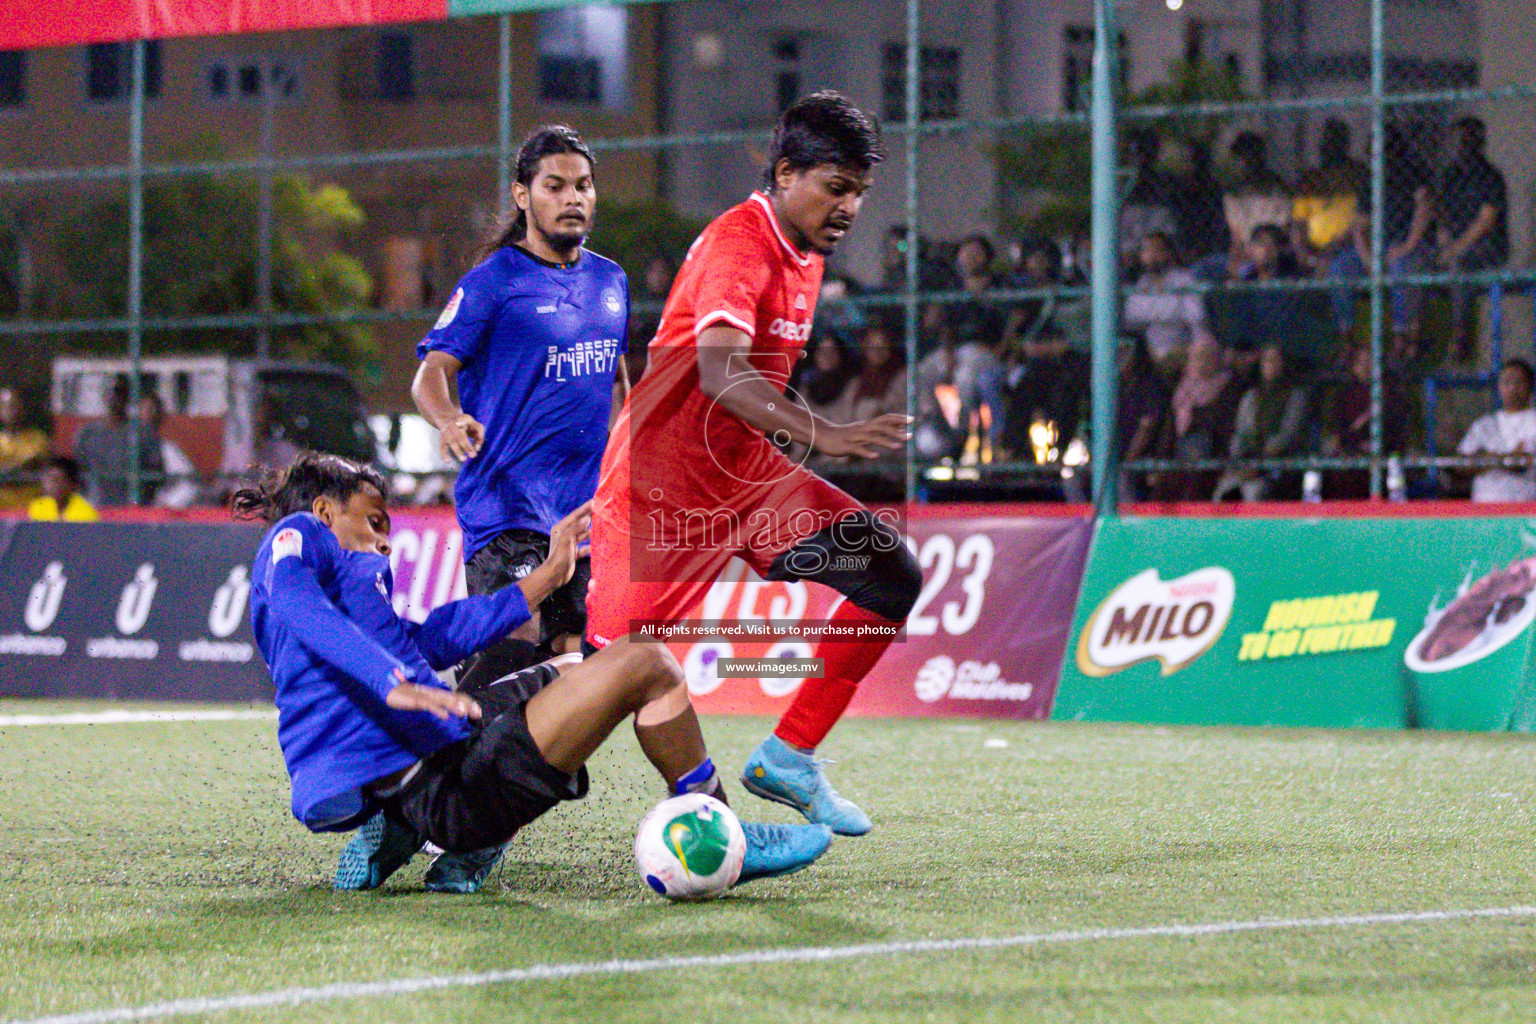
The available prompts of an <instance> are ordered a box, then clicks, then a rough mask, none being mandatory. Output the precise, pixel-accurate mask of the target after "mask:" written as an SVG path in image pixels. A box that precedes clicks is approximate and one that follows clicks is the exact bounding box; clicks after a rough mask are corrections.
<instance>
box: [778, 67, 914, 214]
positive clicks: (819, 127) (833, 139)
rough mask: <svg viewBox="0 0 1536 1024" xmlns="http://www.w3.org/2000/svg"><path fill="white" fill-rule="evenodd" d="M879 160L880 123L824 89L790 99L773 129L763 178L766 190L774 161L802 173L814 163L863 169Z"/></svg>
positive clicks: (881, 153)
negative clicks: (791, 101) (800, 97)
mask: <svg viewBox="0 0 1536 1024" xmlns="http://www.w3.org/2000/svg"><path fill="white" fill-rule="evenodd" d="M884 159H885V140H884V139H882V138H881V136H880V122H879V121H878V120H877V119H876V118H874V117H871V116H870V115H868V114H866V113H864V111H862V110H860V109H859V108H858V107H856V106H854V105H853V102H852V101H851V100H849V99H848V97H846V96H844V95H843V94H842V93H840V92H833V91H832V90H830V89H826V90H823V91H822V92H818V93H812V94H811V95H809V96H807V97H805V98H804V99H802V100H796V101H795V103H794V104H792V105H791V106H790V108H789V109H788V110H786V111H784V116H782V117H780V118H779V123H778V125H777V126H775V127H774V129H773V146H772V148H771V149H770V150H769V152H768V166H767V168H766V169H765V170H764V171H763V182H764V184H766V185H767V186H768V189H769V191H772V190H773V188H774V186H775V169H776V168H777V167H778V166H779V161H780V160H788V161H789V166H791V167H793V168H794V169H795V170H797V171H803V170H805V169H807V168H810V167H815V166H816V165H817V164H832V165H834V166H836V167H857V168H858V169H860V170H863V171H867V170H869V169H870V168H871V167H873V166H875V165H876V164H878V163H880V162H881V161H883V160H884Z"/></svg>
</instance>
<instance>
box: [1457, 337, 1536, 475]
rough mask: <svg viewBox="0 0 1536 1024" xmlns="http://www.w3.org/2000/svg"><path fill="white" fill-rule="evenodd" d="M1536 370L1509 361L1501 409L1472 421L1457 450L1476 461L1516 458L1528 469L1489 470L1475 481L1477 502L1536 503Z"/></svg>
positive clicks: (1501, 384)
mask: <svg viewBox="0 0 1536 1024" xmlns="http://www.w3.org/2000/svg"><path fill="white" fill-rule="evenodd" d="M1533 388H1536V370H1532V368H1531V364H1530V363H1528V362H1526V361H1525V360H1524V359H1509V360H1506V361H1505V363H1504V367H1503V369H1501V370H1500V371H1499V409H1498V411H1497V412H1491V413H1489V414H1488V415H1486V416H1483V417H1480V418H1478V419H1476V420H1474V421H1473V422H1472V426H1471V427H1470V428H1468V430H1467V436H1466V437H1464V438H1462V439H1461V444H1460V445H1458V446H1457V447H1456V451H1457V452H1458V453H1460V454H1462V455H1468V456H1472V457H1474V458H1491V457H1497V456H1516V459H1512V460H1509V461H1511V462H1515V461H1518V462H1519V463H1520V464H1521V465H1522V466H1523V467H1524V468H1523V469H1520V470H1518V471H1511V469H1509V468H1502V469H1485V470H1481V471H1478V472H1477V475H1476V476H1474V477H1473V478H1472V500H1473V501H1536V468H1533V466H1532V456H1533V455H1536V409H1532V408H1531V392H1532V389H1533Z"/></svg>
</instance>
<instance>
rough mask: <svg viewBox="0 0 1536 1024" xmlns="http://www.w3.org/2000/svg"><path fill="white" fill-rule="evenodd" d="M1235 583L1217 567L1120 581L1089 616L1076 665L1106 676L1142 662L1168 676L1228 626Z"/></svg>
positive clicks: (1208, 646)
mask: <svg viewBox="0 0 1536 1024" xmlns="http://www.w3.org/2000/svg"><path fill="white" fill-rule="evenodd" d="M1236 596H1237V584H1236V582H1235V581H1234V580H1233V579H1232V574H1231V573H1230V572H1228V571H1227V570H1226V569H1223V568H1220V567H1218V566H1208V567H1206V568H1204V569H1198V570H1196V571H1195V572H1192V573H1190V574H1188V575H1187V576H1181V577H1179V578H1178V579H1176V580H1168V581H1166V582H1165V581H1164V580H1163V579H1162V578H1160V577H1159V575H1158V571H1157V570H1156V569H1148V570H1146V571H1145V572H1142V573H1138V574H1137V575H1135V576H1132V577H1131V578H1130V579H1128V580H1126V581H1125V582H1124V583H1122V584H1120V585H1119V586H1118V587H1116V588H1115V589H1114V591H1113V592H1111V593H1110V595H1109V597H1107V598H1105V599H1104V602H1103V603H1102V604H1101V605H1099V607H1098V608H1097V609H1095V611H1094V613H1093V614H1092V615H1091V616H1089V618H1088V623H1087V625H1085V626H1084V627H1083V633H1082V636H1081V637H1080V638H1079V639H1078V644H1077V667H1078V669H1079V670H1080V671H1081V672H1082V673H1083V674H1084V675H1088V676H1107V675H1110V674H1112V673H1115V672H1119V671H1121V670H1122V669H1127V668H1130V667H1131V666H1132V665H1137V664H1140V663H1141V662H1144V661H1151V660H1152V659H1154V658H1155V659H1157V660H1158V661H1160V662H1162V666H1163V671H1162V674H1163V675H1165V676H1166V675H1172V674H1173V673H1175V672H1177V671H1178V670H1179V669H1181V668H1185V667H1186V666H1188V665H1189V664H1191V663H1192V662H1194V661H1195V660H1196V659H1197V658H1199V657H1200V656H1201V655H1202V654H1204V653H1205V652H1206V651H1208V650H1210V649H1211V647H1212V646H1214V645H1215V643H1216V641H1217V640H1218V639H1220V637H1221V634H1222V632H1223V631H1224V630H1225V629H1226V628H1227V621H1228V620H1229V619H1230V618H1231V617H1232V603H1233V601H1234V600H1235V598H1236Z"/></svg>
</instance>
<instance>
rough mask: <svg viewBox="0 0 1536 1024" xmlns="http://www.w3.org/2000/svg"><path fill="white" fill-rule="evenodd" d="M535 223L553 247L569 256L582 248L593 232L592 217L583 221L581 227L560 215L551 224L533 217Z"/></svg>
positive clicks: (545, 239)
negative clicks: (562, 218)
mask: <svg viewBox="0 0 1536 1024" xmlns="http://www.w3.org/2000/svg"><path fill="white" fill-rule="evenodd" d="M533 225H534V226H535V227H536V228H538V229H539V234H541V235H543V236H544V241H545V242H546V243H547V244H548V245H549V247H550V248H551V249H553V250H555V251H556V252H559V253H564V254H565V255H567V256H570V255H573V254H574V253H575V252H576V250H577V249H579V248H581V246H582V245H583V244H584V243H585V242H586V240H587V236H588V235H589V234H591V233H592V219H591V218H588V219H587V220H585V221H583V222H582V225H581V227H580V228H575V227H573V226H572V224H571V222H570V221H561V220H560V219H559V218H558V217H556V218H555V219H554V220H553V221H552V222H551V223H549V224H545V223H544V222H543V220H542V219H540V218H533Z"/></svg>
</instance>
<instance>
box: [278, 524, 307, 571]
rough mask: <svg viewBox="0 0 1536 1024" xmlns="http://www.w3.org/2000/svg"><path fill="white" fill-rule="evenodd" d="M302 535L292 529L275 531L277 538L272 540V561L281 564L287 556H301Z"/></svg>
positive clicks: (302, 546)
mask: <svg viewBox="0 0 1536 1024" xmlns="http://www.w3.org/2000/svg"><path fill="white" fill-rule="evenodd" d="M303 554H304V535H303V534H302V533H300V532H299V531H298V530H295V529H294V528H293V527H291V526H290V527H288V528H287V529H286V530H279V531H277V536H276V537H273V538H272V561H273V562H274V563H276V562H281V561H282V560H283V559H285V558H287V557H288V556H289V555H297V556H301V557H302V556H303Z"/></svg>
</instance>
